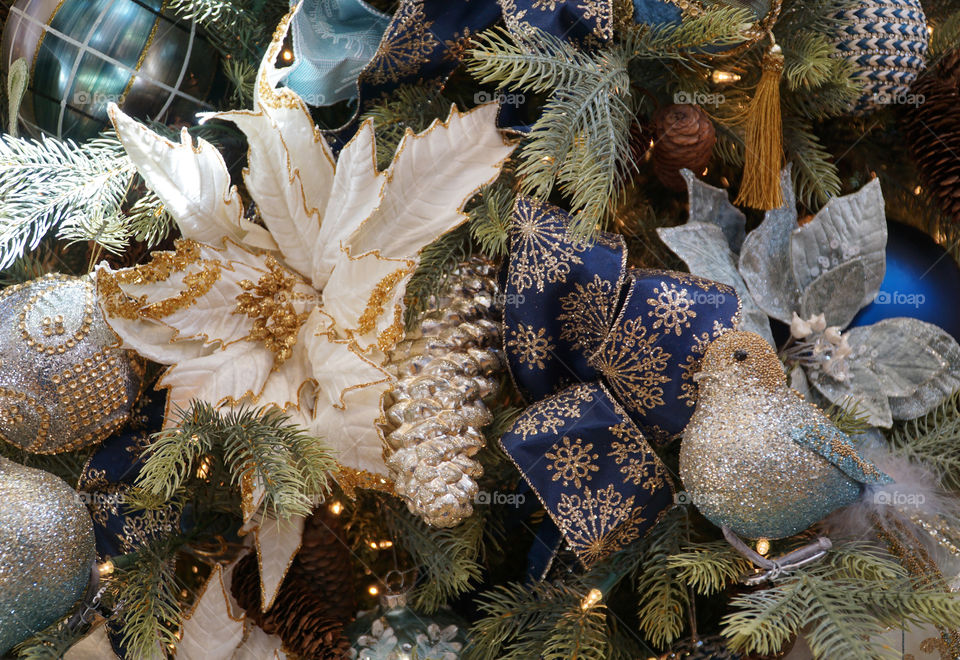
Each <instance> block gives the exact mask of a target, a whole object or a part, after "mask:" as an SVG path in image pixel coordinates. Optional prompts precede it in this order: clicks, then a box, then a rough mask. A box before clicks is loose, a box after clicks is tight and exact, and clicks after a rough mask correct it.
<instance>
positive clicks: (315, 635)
mask: <svg viewBox="0 0 960 660" xmlns="http://www.w3.org/2000/svg"><path fill="white" fill-rule="evenodd" d="M230 590H231V592H232V593H233V597H234V598H235V599H236V600H237V604H238V605H240V607H242V608H243V610H244V611H245V612H246V614H247V618H248V619H249V620H250V621H252V622H253V623H255V624H257V625H258V626H260V627H261V628H262V629H263V631H264V632H266V633H267V634H270V635H277V636H278V637H279V638H280V639H281V640H283V646H284V648H285V649H287V650H288V651H290V652H292V653H295V654H296V655H297V656H298V657H300V658H303V659H304V660H339V659H340V658H345V657H347V653H348V651H349V650H350V640H349V639H347V636H346V635H345V634H344V622H343V621H340V620H338V619H335V618H332V617H329V616H327V615H326V613H325V611H326V610H327V609H328V605H327V603H325V602H324V599H323V598H322V597H321V596H319V595H317V594H316V593H314V592H313V591H312V590H311V589H309V588H308V587H307V586H306V585H305V584H304V582H303V581H302V580H295V579H294V580H291V579H290V575H289V574H288V575H287V579H285V580H284V582H283V586H282V587H280V591H279V593H278V594H277V598H276V600H275V601H274V603H273V607H271V608H270V609H269V610H268V611H267V612H261V611H260V574H259V571H258V570H257V557H256V555H254V554H249V555H247V556H246V557H244V558H243V559H241V560H240V562H239V563H238V564H237V566H236V568H234V570H233V582H232V584H231V589H230Z"/></svg>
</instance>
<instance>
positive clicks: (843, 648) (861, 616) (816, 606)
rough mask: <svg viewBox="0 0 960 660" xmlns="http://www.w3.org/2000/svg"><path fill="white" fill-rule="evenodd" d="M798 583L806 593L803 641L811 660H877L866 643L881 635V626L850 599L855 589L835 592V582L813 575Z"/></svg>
mask: <svg viewBox="0 0 960 660" xmlns="http://www.w3.org/2000/svg"><path fill="white" fill-rule="evenodd" d="M799 583H800V584H801V585H802V586H803V589H804V591H805V592H806V599H805V600H806V603H807V608H806V611H805V612H804V616H805V622H806V623H808V624H809V625H808V627H807V628H806V629H805V631H804V638H805V639H806V641H807V644H808V645H809V646H810V650H811V651H813V654H814V657H817V658H845V659H846V658H849V659H850V660H874V658H876V657H877V656H878V654H877V653H876V649H873V648H871V645H870V644H869V643H865V639H869V638H871V637H876V636H877V635H880V634H881V633H882V632H883V626H882V625H881V624H880V621H879V620H878V619H877V617H875V616H873V615H872V614H871V613H870V612H869V611H868V610H867V609H865V608H864V607H863V606H862V605H861V604H860V603H859V602H858V601H857V599H855V598H851V597H850V596H851V595H852V594H856V590H855V589H852V590H850V592H847V590H844V589H838V588H837V587H838V586H839V585H838V584H837V583H836V581H832V582H830V581H827V580H824V579H823V578H821V577H819V576H816V575H806V576H804V577H802V578H801V579H800V580H799ZM862 587H863V585H862V583H861V584H860V588H862Z"/></svg>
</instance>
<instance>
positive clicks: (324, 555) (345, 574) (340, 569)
mask: <svg viewBox="0 0 960 660" xmlns="http://www.w3.org/2000/svg"><path fill="white" fill-rule="evenodd" d="M287 575H288V579H289V580H297V581H299V582H301V583H302V584H303V585H305V586H306V587H307V588H308V589H310V590H312V591H313V592H314V593H315V594H317V595H318V596H320V597H322V598H323V602H324V604H325V606H326V609H325V610H324V612H323V613H324V614H326V615H327V616H329V617H330V618H333V619H338V620H340V621H344V622H346V621H350V620H352V619H353V616H354V615H355V614H356V613H357V600H356V592H355V591H354V584H353V565H352V559H351V556H350V546H349V544H348V543H347V541H346V537H345V536H344V532H343V526H342V525H341V523H340V517H339V516H338V515H336V514H334V513H333V512H332V511H331V510H330V507H328V506H326V505H321V506H319V507H317V508H316V509H315V510H314V512H313V514H312V515H311V516H310V517H309V518H307V520H306V522H305V523H304V526H303V539H302V541H301V543H300V551H299V552H298V553H297V556H296V558H294V560H293V564H292V565H291V566H290V570H289V572H288V573H287Z"/></svg>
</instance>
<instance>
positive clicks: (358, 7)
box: [284, 0, 390, 105]
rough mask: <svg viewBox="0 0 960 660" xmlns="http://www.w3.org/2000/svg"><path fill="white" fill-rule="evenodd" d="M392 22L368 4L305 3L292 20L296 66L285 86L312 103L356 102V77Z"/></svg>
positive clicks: (357, 0) (354, 0) (351, 0)
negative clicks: (352, 100) (354, 100)
mask: <svg viewBox="0 0 960 660" xmlns="http://www.w3.org/2000/svg"><path fill="white" fill-rule="evenodd" d="M291 4H292V5H295V4H296V0H294V1H293V2H291ZM389 23H390V17H389V16H387V15H386V14H383V13H381V12H379V11H377V10H376V9H374V8H373V7H371V6H370V5H368V4H367V3H365V2H363V0H306V1H305V2H304V3H303V6H302V7H301V8H300V11H299V12H298V13H297V15H296V16H294V18H293V24H292V30H293V54H294V63H293V66H291V67H290V68H289V70H288V72H287V73H286V77H285V78H284V82H285V83H286V85H287V87H289V88H290V89H292V90H294V91H296V92H297V93H298V94H299V95H300V97H301V98H303V100H304V101H306V102H307V103H309V104H310V105H331V104H333V103H337V102H338V101H344V100H347V99H355V98H357V76H358V75H359V73H360V71H361V70H362V69H363V67H364V66H366V65H367V63H368V62H369V61H370V59H371V58H372V57H373V55H374V53H376V52H377V46H378V45H379V43H380V39H381V38H382V37H383V33H384V32H385V31H386V29H387V25H388V24H389Z"/></svg>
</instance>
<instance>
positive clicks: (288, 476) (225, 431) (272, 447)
mask: <svg viewBox="0 0 960 660" xmlns="http://www.w3.org/2000/svg"><path fill="white" fill-rule="evenodd" d="M177 414H178V416H179V422H178V423H177V425H176V426H174V427H172V428H168V429H165V430H163V431H161V432H160V433H158V434H156V435H155V436H154V442H153V444H152V445H151V449H150V452H149V454H148V455H147V457H146V460H145V461H144V465H143V469H142V470H141V472H140V475H139V477H138V479H137V486H139V487H140V488H142V489H143V490H144V491H145V492H146V493H147V494H148V495H152V496H154V497H157V498H160V501H161V502H166V501H169V500H170V499H172V498H174V497H176V496H177V495H178V494H181V493H184V491H185V490H187V489H186V488H185V486H186V484H187V480H188V479H190V478H192V476H193V475H194V473H195V472H196V466H198V465H199V460H200V458H201V457H203V456H207V455H208V454H211V453H212V454H213V455H214V457H217V458H218V461H219V460H222V463H223V465H224V466H225V467H226V469H227V472H228V473H229V475H230V483H231V484H232V485H233V486H235V487H239V486H240V485H241V484H242V483H253V484H258V485H260V486H261V487H262V488H263V489H264V493H265V498H264V504H263V506H264V508H265V509H266V510H267V511H269V512H270V513H272V514H273V515H275V516H277V517H280V518H287V517H290V516H293V515H307V514H309V513H310V511H311V509H312V500H313V498H314V497H318V496H322V495H323V494H325V493H326V492H327V489H328V473H329V472H330V471H331V470H334V469H336V461H335V460H334V458H333V455H332V453H331V451H330V450H329V448H328V447H326V445H324V444H323V443H321V442H320V441H319V440H317V439H316V438H313V437H312V436H310V435H309V434H307V433H306V432H305V431H304V430H303V429H301V428H300V427H299V426H296V425H294V424H291V423H290V422H289V417H288V416H287V415H285V414H284V413H282V412H280V411H279V410H277V409H276V408H268V409H263V408H260V409H252V408H244V407H241V408H239V409H236V410H231V411H228V412H226V413H220V412H218V411H217V410H215V409H214V408H213V406H211V405H210V404H208V403H204V402H198V401H195V402H193V403H192V404H191V406H190V408H189V409H188V410H186V411H183V410H178V411H177ZM220 457H222V459H221V458H220Z"/></svg>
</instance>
